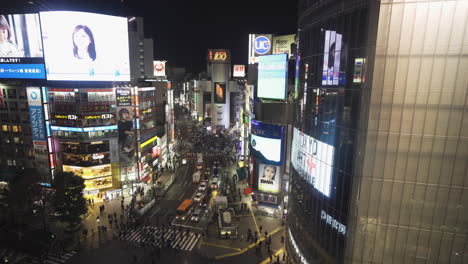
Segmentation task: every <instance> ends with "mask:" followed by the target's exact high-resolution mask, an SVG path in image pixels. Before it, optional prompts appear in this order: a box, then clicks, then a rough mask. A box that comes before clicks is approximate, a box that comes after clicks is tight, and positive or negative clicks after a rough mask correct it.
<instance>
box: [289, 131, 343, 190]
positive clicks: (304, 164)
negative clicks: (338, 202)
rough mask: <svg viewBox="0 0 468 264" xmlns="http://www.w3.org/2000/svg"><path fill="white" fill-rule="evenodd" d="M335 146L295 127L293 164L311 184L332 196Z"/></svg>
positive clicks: (292, 153)
mask: <svg viewBox="0 0 468 264" xmlns="http://www.w3.org/2000/svg"><path fill="white" fill-rule="evenodd" d="M334 151H335V148H334V147H333V146H331V145H328V144H326V143H324V142H321V141H319V140H317V139H315V138H313V137H311V136H309V135H306V134H304V133H302V132H301V131H299V130H298V129H297V128H294V132H293V142H292V148H291V164H292V165H293V167H294V169H296V171H297V172H298V173H299V175H301V177H303V178H304V179H305V180H306V181H307V182H308V183H309V184H311V185H312V186H314V188H315V189H317V190H318V191H319V192H321V193H322V194H323V195H325V196H327V197H330V191H331V184H332V179H331V177H332V167H333V154H334Z"/></svg>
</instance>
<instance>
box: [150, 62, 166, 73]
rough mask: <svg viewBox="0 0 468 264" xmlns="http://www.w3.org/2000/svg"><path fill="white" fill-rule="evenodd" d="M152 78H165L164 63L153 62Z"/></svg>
mask: <svg viewBox="0 0 468 264" xmlns="http://www.w3.org/2000/svg"><path fill="white" fill-rule="evenodd" d="M153 67H154V76H166V62H165V61H153Z"/></svg>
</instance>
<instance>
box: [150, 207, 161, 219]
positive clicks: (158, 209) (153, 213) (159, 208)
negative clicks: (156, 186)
mask: <svg viewBox="0 0 468 264" xmlns="http://www.w3.org/2000/svg"><path fill="white" fill-rule="evenodd" d="M159 210H161V207H159V208H158V209H157V210H156V211H154V213H153V214H152V215H151V216H150V217H153V216H154V215H155V214H156V213H157V212H159Z"/></svg>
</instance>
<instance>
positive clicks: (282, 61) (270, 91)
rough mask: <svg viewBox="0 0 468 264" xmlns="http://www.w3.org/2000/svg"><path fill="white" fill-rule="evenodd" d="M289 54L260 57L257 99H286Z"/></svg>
mask: <svg viewBox="0 0 468 264" xmlns="http://www.w3.org/2000/svg"><path fill="white" fill-rule="evenodd" d="M287 85H288V54H274V55H267V56H260V57H259V62H258V89H257V97H259V98H268V99H281V100H283V99H286V94H287V90H288V89H287Z"/></svg>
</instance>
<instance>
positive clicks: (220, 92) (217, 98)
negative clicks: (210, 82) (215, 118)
mask: <svg viewBox="0 0 468 264" xmlns="http://www.w3.org/2000/svg"><path fill="white" fill-rule="evenodd" d="M214 103H215V104H225V103H226V83H219V82H215V83H214Z"/></svg>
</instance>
